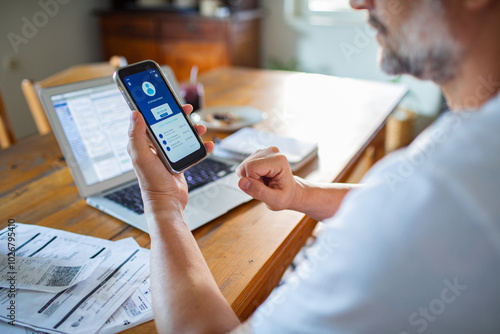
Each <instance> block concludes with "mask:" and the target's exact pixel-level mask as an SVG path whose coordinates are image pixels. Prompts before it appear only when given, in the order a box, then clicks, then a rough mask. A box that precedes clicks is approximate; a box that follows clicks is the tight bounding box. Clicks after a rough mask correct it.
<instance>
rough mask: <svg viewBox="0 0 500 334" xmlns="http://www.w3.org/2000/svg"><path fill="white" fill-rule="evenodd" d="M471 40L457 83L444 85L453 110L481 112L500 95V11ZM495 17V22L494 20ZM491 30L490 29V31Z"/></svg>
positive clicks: (468, 42) (442, 86) (459, 67)
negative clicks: (476, 110)
mask: <svg viewBox="0 0 500 334" xmlns="http://www.w3.org/2000/svg"><path fill="white" fill-rule="evenodd" d="M494 11H495V14H492V15H491V16H490V17H485V18H484V21H483V22H480V23H477V22H476V23H475V24H474V25H473V26H476V28H477V25H478V24H481V25H482V27H481V26H480V28H479V29H474V30H472V31H473V32H474V33H473V34H472V35H470V36H469V38H468V39H467V41H466V42H465V43H467V45H466V46H465V49H464V50H466V51H465V52H464V55H463V61H462V63H461V64H460V65H458V70H457V75H456V77H455V78H454V79H452V80H450V81H449V82H446V83H444V84H442V85H441V88H442V90H443V92H444V95H445V96H446V99H447V102H448V104H449V106H450V107H451V109H452V110H456V111H459V110H464V109H465V110H470V109H478V108H480V107H481V106H482V105H483V104H484V103H485V102H487V101H488V100H490V99H491V98H493V97H494V96H496V95H497V94H498V92H499V91H500V61H499V59H500V45H499V44H498V36H499V35H498V34H499V32H500V23H499V22H498V14H499V13H498V12H499V11H500V9H499V8H496V9H495V10H494ZM492 17H493V19H492ZM486 27H488V28H486Z"/></svg>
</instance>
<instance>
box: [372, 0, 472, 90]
mask: <svg viewBox="0 0 500 334" xmlns="http://www.w3.org/2000/svg"><path fill="white" fill-rule="evenodd" d="M415 6H416V4H415ZM419 6H420V8H415V10H412V12H413V16H412V17H411V18H409V19H408V21H407V22H406V23H405V24H404V25H403V27H401V29H400V31H399V32H397V33H396V35H395V36H393V37H392V38H391V39H393V40H392V41H391V42H392V43H390V44H389V43H388V45H387V46H386V47H384V48H382V50H381V53H380V66H381V68H382V70H383V71H384V72H386V73H387V74H391V75H398V74H410V75H413V76H414V77H416V78H419V79H423V80H432V81H434V82H436V83H437V84H443V83H446V82H448V81H450V80H452V79H453V78H454V77H455V76H456V75H457V73H458V68H459V66H458V65H459V63H460V62H461V60H462V48H461V47H460V46H459V45H458V43H457V42H455V41H454V39H453V38H452V36H451V33H450V31H449V29H448V26H447V25H446V24H445V13H444V9H443V7H442V5H441V3H440V1H434V0H433V1H432V2H430V1H429V2H426V1H424V2H423V3H421V4H420V5H419Z"/></svg>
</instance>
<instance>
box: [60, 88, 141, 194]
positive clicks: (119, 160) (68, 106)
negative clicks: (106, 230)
mask: <svg viewBox="0 0 500 334" xmlns="http://www.w3.org/2000/svg"><path fill="white" fill-rule="evenodd" d="M51 100H52V104H53V107H54V110H55V112H56V114H57V117H58V118H59V122H60V123H61V126H62V128H63V131H64V134H65V136H66V138H67V140H68V143H69V145H70V147H71V150H72V151H73V154H74V157H75V160H76V161H75V163H76V164H78V167H79V168H80V170H81V172H82V175H83V178H84V179H85V183H86V184H87V185H88V186H90V185H93V184H96V183H98V182H102V181H106V180H109V179H111V178H113V177H116V176H119V175H122V174H124V173H126V172H129V171H131V170H132V168H133V167H132V162H131V160H130V157H129V156H128V153H127V143H128V135H127V131H128V126H129V117H130V109H129V107H128V105H127V103H126V102H125V100H124V99H123V97H122V96H121V94H120V91H119V90H118V88H117V86H116V85H115V84H114V83H111V84H106V85H101V86H96V87H92V88H88V89H82V90H77V91H72V92H68V93H63V94H58V95H53V96H51ZM67 163H68V164H70V163H72V162H70V161H68V162H67Z"/></svg>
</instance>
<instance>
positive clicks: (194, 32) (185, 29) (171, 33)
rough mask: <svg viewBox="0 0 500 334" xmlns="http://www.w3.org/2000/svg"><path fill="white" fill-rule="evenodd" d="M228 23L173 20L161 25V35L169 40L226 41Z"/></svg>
mask: <svg viewBox="0 0 500 334" xmlns="http://www.w3.org/2000/svg"><path fill="white" fill-rule="evenodd" d="M226 26H227V25H226V23H225V22H218V21H200V20H193V19H177V18H175V19H171V20H168V21H163V22H162V23H161V34H162V36H163V37H165V38H168V39H169V40H186V39H189V40H224V38H225V37H226Z"/></svg>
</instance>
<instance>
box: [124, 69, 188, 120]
mask: <svg viewBox="0 0 500 334" xmlns="http://www.w3.org/2000/svg"><path fill="white" fill-rule="evenodd" d="M124 81H125V85H126V86H127V88H128V90H129V92H130V94H131V95H132V97H133V98H134V100H135V102H136V104H137V106H138V107H139V109H140V111H141V112H142V113H143V115H144V117H145V119H146V122H147V123H148V124H149V125H154V124H156V123H158V122H160V121H162V120H164V119H166V118H168V117H172V116H175V115H177V114H179V113H180V112H181V110H180V108H179V107H178V105H177V102H176V100H175V98H174V97H173V95H172V93H170V90H169V89H168V87H167V86H166V85H165V83H164V82H163V79H162V76H161V74H159V73H158V71H157V70H155V69H152V70H147V71H144V72H140V73H136V74H132V75H129V76H127V77H125V79H124Z"/></svg>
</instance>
